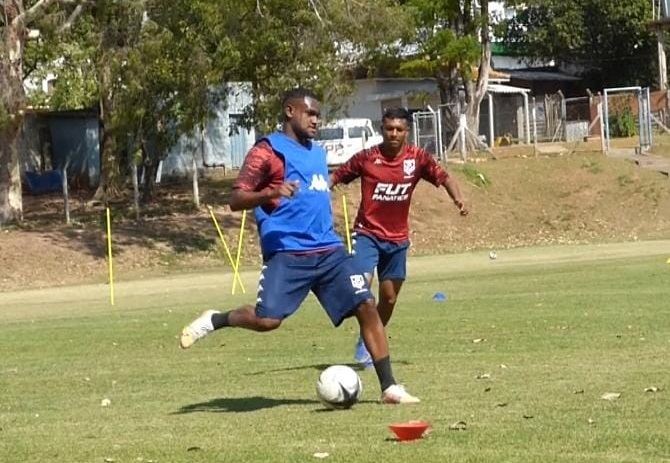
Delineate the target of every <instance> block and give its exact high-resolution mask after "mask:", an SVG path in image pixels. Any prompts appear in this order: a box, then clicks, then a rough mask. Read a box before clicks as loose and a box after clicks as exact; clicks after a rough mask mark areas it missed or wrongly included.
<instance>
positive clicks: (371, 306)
mask: <svg viewBox="0 0 670 463" xmlns="http://www.w3.org/2000/svg"><path fill="white" fill-rule="evenodd" d="M375 316H376V317H378V316H379V314H378V313H377V305H376V304H375V300H374V299H368V300H366V301H365V302H362V303H361V304H360V305H359V306H358V309H357V310H356V317H358V319H361V318H369V317H375Z"/></svg>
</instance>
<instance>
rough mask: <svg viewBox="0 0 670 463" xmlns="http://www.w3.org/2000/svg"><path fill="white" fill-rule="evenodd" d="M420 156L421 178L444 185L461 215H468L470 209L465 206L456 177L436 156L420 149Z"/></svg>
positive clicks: (436, 184)
mask: <svg viewBox="0 0 670 463" xmlns="http://www.w3.org/2000/svg"><path fill="white" fill-rule="evenodd" d="M417 158H419V161H420V165H421V167H422V169H421V178H423V179H424V180H427V181H429V182H430V183H432V184H433V185H435V186H437V187H439V186H440V185H441V186H443V187H444V189H445V190H446V191H447V194H448V195H449V197H450V198H451V200H452V201H453V202H454V204H455V205H456V207H457V208H458V210H459V212H460V214H461V215H463V216H465V215H468V212H469V211H468V209H467V207H466V206H465V201H464V200H463V195H462V194H461V189H460V188H459V186H458V182H456V179H454V177H452V176H451V175H449V173H448V172H447V171H446V170H445V169H444V168H443V167H442V166H441V165H440V164H438V162H437V161H436V160H435V158H434V157H433V156H432V155H431V154H429V153H427V152H426V151H424V150H420V152H419V154H418V155H417Z"/></svg>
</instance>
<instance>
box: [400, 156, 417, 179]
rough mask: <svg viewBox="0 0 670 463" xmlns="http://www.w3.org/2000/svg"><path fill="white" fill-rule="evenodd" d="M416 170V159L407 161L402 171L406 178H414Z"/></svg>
mask: <svg viewBox="0 0 670 463" xmlns="http://www.w3.org/2000/svg"><path fill="white" fill-rule="evenodd" d="M415 169H416V164H415V162H414V159H405V160H404V161H403V163H402V170H403V172H405V178H408V177H414V170H415Z"/></svg>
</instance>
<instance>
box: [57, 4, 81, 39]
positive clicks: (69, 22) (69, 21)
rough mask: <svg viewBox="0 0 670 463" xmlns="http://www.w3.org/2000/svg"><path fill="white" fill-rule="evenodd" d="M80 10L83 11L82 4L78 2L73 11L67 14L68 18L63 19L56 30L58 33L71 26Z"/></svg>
mask: <svg viewBox="0 0 670 463" xmlns="http://www.w3.org/2000/svg"><path fill="white" fill-rule="evenodd" d="M82 11H84V5H83V4H82V3H80V4H79V5H77V7H76V8H75V9H74V11H73V12H72V13H71V14H70V16H68V18H67V19H66V20H65V22H64V23H63V25H62V26H60V27H59V28H58V30H57V32H58V33H59V34H62V33H63V32H65V31H66V30H69V29H70V28H71V27H72V24H73V23H74V22H75V21H76V20H77V18H78V17H79V16H80V15H81V13H82Z"/></svg>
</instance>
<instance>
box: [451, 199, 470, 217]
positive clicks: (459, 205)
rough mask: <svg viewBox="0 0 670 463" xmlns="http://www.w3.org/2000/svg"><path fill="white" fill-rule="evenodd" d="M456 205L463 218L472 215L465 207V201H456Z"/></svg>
mask: <svg viewBox="0 0 670 463" xmlns="http://www.w3.org/2000/svg"><path fill="white" fill-rule="evenodd" d="M454 204H456V207H457V208H458V212H459V213H460V214H461V215H462V216H463V217H465V216H466V215H468V214H469V213H470V211H468V208H467V207H465V203H464V202H463V201H454Z"/></svg>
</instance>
